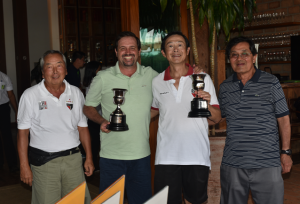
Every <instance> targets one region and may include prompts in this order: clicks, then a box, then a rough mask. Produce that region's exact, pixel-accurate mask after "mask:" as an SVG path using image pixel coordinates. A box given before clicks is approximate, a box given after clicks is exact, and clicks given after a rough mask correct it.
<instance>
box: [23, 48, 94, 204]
mask: <svg viewBox="0 0 300 204" xmlns="http://www.w3.org/2000/svg"><path fill="white" fill-rule="evenodd" d="M40 63H41V67H42V74H43V78H44V80H43V81H42V82H40V83H39V84H37V85H35V86H33V87H31V88H29V89H27V90H26V91H25V92H24V93H23V95H22V97H21V100H20V104H19V113H18V129H19V134H18V151H19V157H20V174H21V175H20V177H21V180H22V181H23V182H24V183H26V184H29V185H30V186H31V184H32V202H31V203H32V204H48V203H49V204H52V203H55V202H57V201H58V200H60V199H61V198H62V197H64V196H65V195H67V194H68V193H69V192H71V191H72V190H73V189H74V188H75V187H77V186H78V185H79V184H80V183H82V182H83V181H85V177H84V172H83V168H82V158H81V154H80V153H79V148H78V145H79V144H80V141H81V143H82V145H83V147H84V149H85V152H86V161H85V164H84V168H85V174H86V175H87V176H90V175H92V173H93V170H94V165H93V162H92V153H91V141H90V135H89V131H88V127H87V118H86V117H85V115H84V114H83V112H82V108H83V104H84V97H83V94H82V93H81V91H80V90H79V89H78V88H77V87H75V86H72V85H70V84H69V83H68V82H67V81H66V80H64V78H65V76H66V74H67V69H66V59H65V57H64V55H63V54H62V53H61V52H59V51H55V50H49V51H47V52H45V53H44V55H43V56H42V58H41V61H40ZM29 132H30V144H29V161H28V153H27V152H28V135H29ZM29 162H30V164H31V169H30V166H29ZM90 200H91V197H90V194H89V191H88V189H86V193H85V203H90Z"/></svg>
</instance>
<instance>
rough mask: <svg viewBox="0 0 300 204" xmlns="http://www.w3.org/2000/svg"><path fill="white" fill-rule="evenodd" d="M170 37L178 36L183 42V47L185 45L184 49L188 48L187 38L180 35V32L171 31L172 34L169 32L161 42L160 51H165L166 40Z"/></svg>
mask: <svg viewBox="0 0 300 204" xmlns="http://www.w3.org/2000/svg"><path fill="white" fill-rule="evenodd" d="M172 35H180V36H182V37H183V39H184V41H185V45H186V49H187V48H189V47H190V42H189V40H188V39H187V37H186V36H185V35H183V34H182V32H180V31H173V32H170V33H168V35H167V36H166V37H164V38H163V40H162V42H161V48H160V49H161V50H162V51H165V44H166V40H167V39H168V38H169V37H171V36H172Z"/></svg>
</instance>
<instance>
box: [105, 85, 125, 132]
mask: <svg viewBox="0 0 300 204" xmlns="http://www.w3.org/2000/svg"><path fill="white" fill-rule="evenodd" d="M113 91H114V95H115V96H114V104H116V105H117V108H116V110H115V111H114V112H112V113H111V114H110V119H109V122H110V124H109V125H108V126H107V129H109V130H112V131H124V130H128V125H127V124H126V115H125V114H124V113H123V111H122V110H121V108H120V105H122V104H124V100H125V98H124V95H125V92H126V91H127V90H126V89H113Z"/></svg>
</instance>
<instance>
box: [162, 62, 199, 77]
mask: <svg viewBox="0 0 300 204" xmlns="http://www.w3.org/2000/svg"><path fill="white" fill-rule="evenodd" d="M185 65H186V66H188V67H189V70H188V72H187V74H186V75H185V76H190V75H192V74H193V72H194V71H193V67H192V66H191V65H190V64H188V63H186V64H185ZM171 79H173V78H172V77H171V75H170V66H168V68H167V69H166V70H165V77H164V81H168V80H171Z"/></svg>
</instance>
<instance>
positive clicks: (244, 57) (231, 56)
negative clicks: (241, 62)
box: [229, 52, 251, 60]
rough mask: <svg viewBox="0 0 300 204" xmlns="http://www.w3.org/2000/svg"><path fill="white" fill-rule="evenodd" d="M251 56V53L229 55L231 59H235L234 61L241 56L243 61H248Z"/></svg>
mask: <svg viewBox="0 0 300 204" xmlns="http://www.w3.org/2000/svg"><path fill="white" fill-rule="evenodd" d="M250 55H251V53H248V52H243V53H241V54H237V53H232V54H230V55H229V57H230V59H234V60H237V59H238V58H239V56H240V57H241V58H242V59H247V58H248V57H249V56H250Z"/></svg>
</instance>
